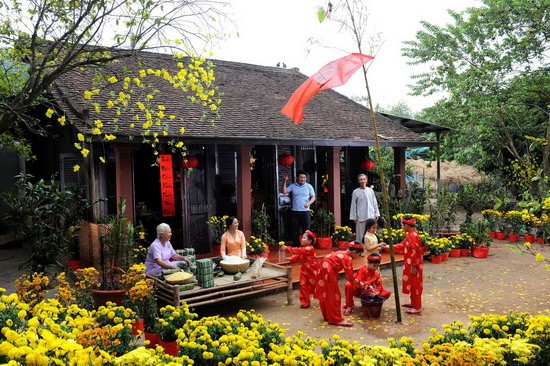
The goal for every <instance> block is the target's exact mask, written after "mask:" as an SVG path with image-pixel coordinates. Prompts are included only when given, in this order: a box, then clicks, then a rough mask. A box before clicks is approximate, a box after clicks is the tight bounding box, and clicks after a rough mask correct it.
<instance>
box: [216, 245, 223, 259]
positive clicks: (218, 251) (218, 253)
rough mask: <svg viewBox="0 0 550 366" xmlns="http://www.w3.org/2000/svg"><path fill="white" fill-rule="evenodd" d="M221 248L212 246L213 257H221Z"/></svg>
mask: <svg viewBox="0 0 550 366" xmlns="http://www.w3.org/2000/svg"><path fill="white" fill-rule="evenodd" d="M221 248H222V246H221V245H214V256H216V257H219V256H221V255H222V253H221Z"/></svg>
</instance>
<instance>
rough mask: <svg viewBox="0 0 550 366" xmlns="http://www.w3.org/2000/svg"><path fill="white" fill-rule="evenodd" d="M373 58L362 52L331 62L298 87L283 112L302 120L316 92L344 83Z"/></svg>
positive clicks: (296, 120)
mask: <svg viewBox="0 0 550 366" xmlns="http://www.w3.org/2000/svg"><path fill="white" fill-rule="evenodd" d="M373 58H374V57H373V56H367V55H363V54H362V53H351V54H349V55H347V56H344V57H342V58H339V59H337V60H334V61H332V62H329V63H328V64H326V65H325V66H323V68H322V69H321V70H319V71H317V72H316V73H315V74H313V75H312V76H311V77H310V78H309V79H307V80H306V81H305V82H304V83H303V84H302V85H300V87H299V88H298V89H296V91H295V92H294V93H293V94H292V96H291V97H290V99H289V100H288V102H287V103H286V105H285V106H284V107H283V109H282V110H281V112H282V113H283V114H284V115H286V116H288V117H290V118H291V119H292V120H293V121H294V123H295V124H298V123H300V122H302V121H303V119H304V106H305V105H306V103H307V102H308V101H309V100H310V99H311V98H313V96H314V95H315V94H317V93H318V92H319V91H321V90H326V89H332V88H335V87H337V86H340V85H344V84H345V83H346V82H347V81H348V80H349V78H350V77H351V75H353V73H354V72H356V71H357V70H358V69H359V68H360V67H361V66H363V65H364V64H365V63H367V62H368V61H370V60H372V59H373Z"/></svg>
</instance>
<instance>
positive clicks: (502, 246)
mask: <svg viewBox="0 0 550 366" xmlns="http://www.w3.org/2000/svg"><path fill="white" fill-rule="evenodd" d="M509 245H510V244H509V243H508V242H507V241H499V240H495V241H494V243H493V245H492V246H491V248H490V253H489V257H488V258H487V259H477V258H474V257H461V258H449V260H448V261H447V262H443V263H441V264H433V263H430V262H429V261H427V262H426V263H425V269H424V295H423V304H424V306H423V314H422V316H414V315H408V314H406V313H405V312H404V311H403V312H402V321H401V322H400V323H396V320H397V315H396V308H395V297H394V290H393V285H392V276H391V269H390V268H384V269H383V270H382V274H383V280H384V284H385V287H386V288H388V289H389V290H390V291H391V292H392V296H391V297H390V299H389V300H388V301H386V303H385V304H384V306H383V309H382V314H381V317H380V318H379V319H365V318H364V317H363V316H362V313H361V309H360V304H359V303H356V307H355V309H354V312H353V313H352V314H351V315H350V316H349V317H347V318H348V319H349V320H350V321H352V322H353V323H355V326H354V327H352V328H343V327H336V326H329V325H328V324H327V323H325V322H324V321H323V318H322V316H321V311H320V310H319V306H318V304H317V301H316V300H315V301H313V306H312V307H311V308H310V309H300V308H299V302H298V299H297V291H296V290H295V291H294V293H293V295H294V304H293V305H287V302H286V293H279V294H274V295H269V296H264V297H259V298H255V299H250V300H243V301H239V302H230V303H225V304H220V305H217V306H215V307H211V308H199V309H197V313H199V315H201V316H208V315H221V316H234V315H235V314H236V313H237V312H238V311H239V310H240V309H247V310H252V309H253V310H255V311H256V312H257V313H259V314H262V315H263V317H264V319H266V320H271V321H273V322H277V323H279V324H280V325H281V326H282V327H283V328H284V329H287V333H286V334H287V335H292V334H295V333H296V332H297V331H298V330H302V331H304V332H305V333H306V334H307V335H309V336H312V337H315V338H329V337H331V336H332V335H333V334H339V335H340V336H341V337H342V338H344V339H347V340H357V341H359V342H360V343H367V344H373V345H387V338H389V337H394V338H399V337H401V336H408V337H412V338H414V339H415V340H416V345H417V346H418V345H420V342H421V341H425V340H427V339H428V338H429V337H430V328H437V329H439V330H440V329H441V325H442V324H449V323H451V322H452V321H453V320H461V321H462V322H464V323H467V322H468V316H469V315H479V314H482V313H496V314H506V313H508V312H509V311H516V312H519V311H527V312H531V313H533V314H537V313H541V312H545V311H546V312H548V311H549V304H550V272H548V271H547V270H546V268H545V265H544V263H542V262H537V261H536V260H535V257H534V256H532V255H530V254H523V255H522V254H520V252H519V251H518V250H517V249H514V248H510V247H509ZM533 247H536V249H537V250H540V251H541V252H542V254H543V255H544V256H545V257H547V258H550V246H548V245H544V246H539V245H536V244H534V245H533ZM25 256H26V253H25V251H24V250H23V249H21V248H18V247H15V248H13V247H11V248H10V247H0V287H3V288H6V289H7V290H8V292H12V291H13V289H14V287H13V282H14V280H15V279H16V278H17V277H18V276H19V275H20V274H21V273H22V272H21V271H19V270H18V269H17V267H18V265H19V263H20V262H21V261H23V260H24V259H25ZM396 270H397V274H398V277H400V275H401V266H398V267H397V269H396ZM344 283H345V280H341V288H342V289H343V286H344ZM400 286H401V282H400V281H399V287H400ZM400 300H401V303H406V302H409V301H408V300H409V298H408V296H406V295H403V294H401V295H400Z"/></svg>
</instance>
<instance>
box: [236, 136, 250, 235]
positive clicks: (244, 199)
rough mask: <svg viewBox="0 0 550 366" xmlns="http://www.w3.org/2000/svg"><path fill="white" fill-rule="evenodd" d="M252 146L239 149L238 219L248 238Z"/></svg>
mask: <svg viewBox="0 0 550 366" xmlns="http://www.w3.org/2000/svg"><path fill="white" fill-rule="evenodd" d="M251 151H252V146H251V145H239V146H238V147H237V217H238V218H239V220H240V221H241V224H240V227H239V228H240V229H241V230H242V231H243V232H244V235H245V236H246V238H247V239H248V238H250V235H251V233H252V225H251V224H252V170H251V169H250V152H251Z"/></svg>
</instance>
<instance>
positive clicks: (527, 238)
mask: <svg viewBox="0 0 550 366" xmlns="http://www.w3.org/2000/svg"><path fill="white" fill-rule="evenodd" d="M523 240H524V241H526V242H529V243H534V242H535V235H532V234H526V235H523Z"/></svg>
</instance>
